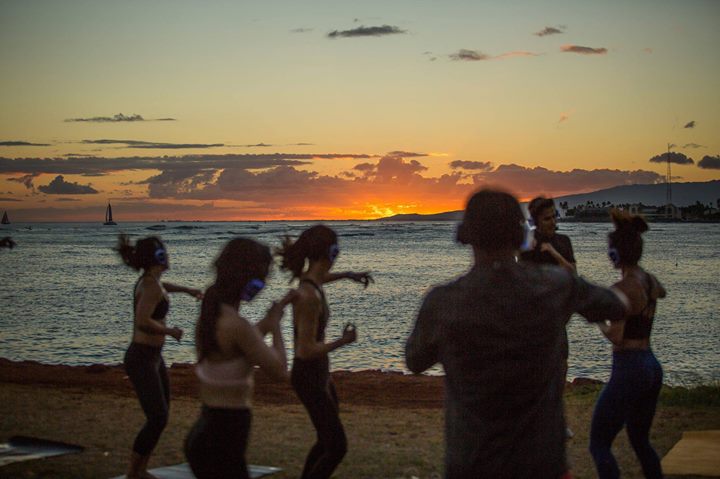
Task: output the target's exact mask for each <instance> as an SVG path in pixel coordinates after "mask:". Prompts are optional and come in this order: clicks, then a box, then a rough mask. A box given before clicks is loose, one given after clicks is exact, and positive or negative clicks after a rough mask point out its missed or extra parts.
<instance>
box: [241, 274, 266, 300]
mask: <svg viewBox="0 0 720 479" xmlns="http://www.w3.org/2000/svg"><path fill="white" fill-rule="evenodd" d="M264 287H265V281H263V280H261V279H257V278H253V279H251V280H250V281H248V282H247V283H246V284H245V287H244V288H243V290H242V292H241V293H240V299H242V300H243V301H250V300H252V299H253V298H254V297H255V296H256V295H257V294H258V293H259V292H260V291H262V289H263V288H264Z"/></svg>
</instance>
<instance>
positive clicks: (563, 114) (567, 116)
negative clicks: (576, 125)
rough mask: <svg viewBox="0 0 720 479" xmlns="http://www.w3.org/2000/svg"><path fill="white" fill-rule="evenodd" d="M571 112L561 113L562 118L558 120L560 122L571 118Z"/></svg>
mask: <svg viewBox="0 0 720 479" xmlns="http://www.w3.org/2000/svg"><path fill="white" fill-rule="evenodd" d="M570 113H571V112H569V111H568V112H563V113H560V119H559V120H558V123H562V122H564V121H568V120H569V119H570Z"/></svg>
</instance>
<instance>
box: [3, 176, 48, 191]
mask: <svg viewBox="0 0 720 479" xmlns="http://www.w3.org/2000/svg"><path fill="white" fill-rule="evenodd" d="M38 176H40V173H30V174H28V175H23V176H21V177H19V178H8V179H7V180H8V181H14V182H16V183H22V184H23V185H25V188H27V189H28V190H35V185H33V179H34V178H36V177H38Z"/></svg>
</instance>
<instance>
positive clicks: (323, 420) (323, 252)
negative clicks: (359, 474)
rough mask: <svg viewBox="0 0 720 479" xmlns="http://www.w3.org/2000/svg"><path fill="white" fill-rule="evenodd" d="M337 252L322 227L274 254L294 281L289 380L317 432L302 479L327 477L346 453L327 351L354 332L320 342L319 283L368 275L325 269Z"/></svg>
mask: <svg viewBox="0 0 720 479" xmlns="http://www.w3.org/2000/svg"><path fill="white" fill-rule="evenodd" d="M339 252H340V250H339V248H338V242H337V234H335V232H334V231H333V230H332V229H330V228H328V227H327V226H324V225H316V226H313V227H311V228H309V229H307V230H305V231H304V232H303V233H302V234H301V235H300V237H299V238H298V239H297V241H295V242H292V241H291V240H290V239H289V238H285V241H284V243H283V247H282V248H281V249H280V250H279V252H278V253H279V254H280V256H282V266H281V268H282V269H283V270H286V271H290V272H291V273H292V277H293V279H295V278H299V279H300V284H299V286H298V289H297V292H298V294H297V298H295V300H294V301H293V327H294V333H293V338H294V342H295V357H294V358H293V365H292V373H291V376H290V379H291V382H292V386H293V389H294V390H295V393H296V394H297V395H298V398H299V399H300V401H301V402H302V403H303V405H304V406H305V408H306V409H307V411H308V414H309V415H310V420H311V421H312V423H313V426H315V429H316V431H317V442H316V443H315V445H314V446H313V447H312V449H311V450H310V453H309V454H308V456H307V459H306V460H305V466H304V467H303V472H302V476H301V477H302V478H303V479H317V478H329V477H330V476H331V475H332V473H333V471H334V470H335V468H337V466H338V465H339V464H340V462H341V461H342V459H343V457H344V456H345V453H346V452H347V439H346V437H345V430H344V429H343V425H342V422H340V416H339V408H338V398H337V393H336V392H335V386H334V385H333V382H332V380H331V378H330V362H329V359H328V354H329V353H330V352H331V351H334V350H335V349H337V348H340V347H342V346H345V345H346V344H350V343H352V342H354V341H355V340H356V339H357V333H356V331H355V327H354V326H353V325H352V324H347V325H345V328H344V329H343V333H342V336H341V337H340V338H338V339H336V340H335V341H332V342H325V329H326V328H327V324H328V320H329V319H330V309H329V308H328V303H327V300H326V298H325V291H324V290H323V287H322V286H323V284H324V283H327V282H330V281H335V280H338V279H343V278H347V279H351V280H353V281H356V282H359V283H362V284H363V285H364V286H365V287H367V286H368V284H369V283H370V282H372V277H371V276H370V274H368V273H367V272H364V273H354V272H346V273H330V269H331V268H332V266H333V264H334V262H335V259H336V258H337V256H338V254H339ZM306 262H307V264H308V266H307V269H305V263H306Z"/></svg>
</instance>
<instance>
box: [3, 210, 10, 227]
mask: <svg viewBox="0 0 720 479" xmlns="http://www.w3.org/2000/svg"><path fill="white" fill-rule="evenodd" d="M2 224H4V225H9V224H10V220H9V219H8V215H7V211H5V212H4V213H3V217H2Z"/></svg>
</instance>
